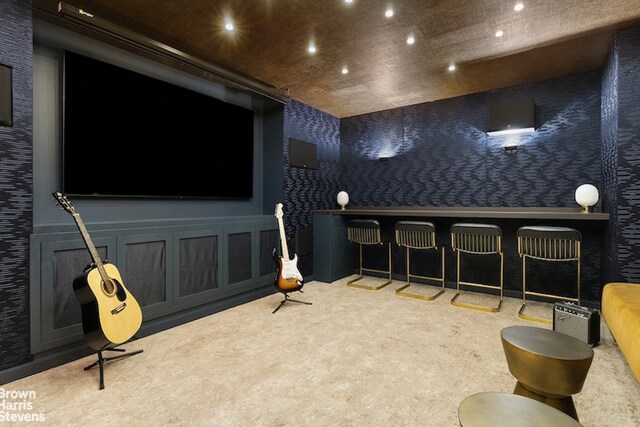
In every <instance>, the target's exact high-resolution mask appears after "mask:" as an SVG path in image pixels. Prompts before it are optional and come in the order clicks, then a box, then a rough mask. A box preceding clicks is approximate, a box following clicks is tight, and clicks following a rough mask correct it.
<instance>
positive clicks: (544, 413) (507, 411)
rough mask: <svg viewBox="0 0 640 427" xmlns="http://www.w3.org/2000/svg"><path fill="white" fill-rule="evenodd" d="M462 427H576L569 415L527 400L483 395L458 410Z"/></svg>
mask: <svg viewBox="0 0 640 427" xmlns="http://www.w3.org/2000/svg"><path fill="white" fill-rule="evenodd" d="M458 421H460V425H461V426H462V427H540V426H545V427H576V426H581V425H582V424H580V423H579V422H578V421H576V420H574V419H573V418H571V417H570V416H569V415H567V414H565V413H564V412H562V411H559V410H557V409H555V408H553V407H551V406H549V405H545V404H544V403H541V402H538V401H537V400H534V399H530V398H528V397H524V396H519V395H517V394H510V393H494V392H483V393H477V394H474V395H471V396H469V397H467V398H466V399H464V400H463V401H462V403H460V406H459V407H458Z"/></svg>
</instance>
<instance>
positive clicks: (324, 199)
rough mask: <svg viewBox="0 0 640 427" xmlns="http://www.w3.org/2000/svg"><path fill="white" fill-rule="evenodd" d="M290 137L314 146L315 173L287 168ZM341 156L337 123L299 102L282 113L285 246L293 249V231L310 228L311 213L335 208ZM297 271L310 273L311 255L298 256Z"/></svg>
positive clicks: (294, 102) (305, 273) (334, 118)
mask: <svg viewBox="0 0 640 427" xmlns="http://www.w3.org/2000/svg"><path fill="white" fill-rule="evenodd" d="M289 138H293V139H297V140H300V141H304V142H308V143H312V144H315V145H316V148H317V154H318V167H317V169H315V170H308V169H301V168H295V167H289ZM339 157H340V128H339V120H338V119H337V118H336V117H334V116H332V115H330V114H327V113H324V112H322V111H320V110H317V109H315V108H313V107H310V106H308V105H306V104H303V103H301V102H298V101H291V102H290V103H289V104H287V105H286V107H285V111H284V201H283V204H284V207H283V211H284V224H285V229H286V234H287V242H288V243H287V246H288V247H289V253H290V254H292V253H293V252H294V248H295V230H298V229H308V228H312V217H313V215H312V211H314V210H317V209H335V208H336V207H337V204H336V195H337V194H338V191H340V190H339V189H338V176H339V175H340V171H339ZM298 268H299V269H300V272H301V273H302V275H303V276H308V275H310V274H312V273H313V264H312V256H311V255H307V256H301V257H300V259H299V260H298Z"/></svg>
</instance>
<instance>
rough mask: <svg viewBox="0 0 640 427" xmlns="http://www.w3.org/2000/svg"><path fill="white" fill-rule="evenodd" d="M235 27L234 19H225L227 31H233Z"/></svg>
mask: <svg viewBox="0 0 640 427" xmlns="http://www.w3.org/2000/svg"><path fill="white" fill-rule="evenodd" d="M234 28H235V27H234V26H233V21H232V20H231V19H230V18H227V19H225V21H224V29H225V30H227V31H233V29H234Z"/></svg>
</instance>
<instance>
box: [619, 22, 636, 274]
mask: <svg viewBox="0 0 640 427" xmlns="http://www.w3.org/2000/svg"><path fill="white" fill-rule="evenodd" d="M615 47H616V48H617V56H618V64H617V76H618V83H617V100H618V113H617V115H618V124H617V144H618V147H617V160H618V164H617V172H618V188H617V198H618V200H617V205H618V206H617V208H618V212H617V225H618V228H619V244H618V262H619V265H620V275H621V277H622V279H623V280H625V281H628V282H634V283H640V179H638V178H639V176H640V108H639V107H638V105H640V27H636V28H632V29H629V30H624V31H621V32H619V33H618V34H617V36H616V45H615Z"/></svg>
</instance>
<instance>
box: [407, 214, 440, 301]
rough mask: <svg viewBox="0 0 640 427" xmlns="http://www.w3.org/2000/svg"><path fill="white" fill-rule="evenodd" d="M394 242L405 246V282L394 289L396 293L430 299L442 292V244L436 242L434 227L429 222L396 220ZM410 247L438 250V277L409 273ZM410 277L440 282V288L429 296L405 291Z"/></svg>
mask: <svg viewBox="0 0 640 427" xmlns="http://www.w3.org/2000/svg"><path fill="white" fill-rule="evenodd" d="M395 232H396V243H397V244H398V245H399V246H404V247H405V248H407V284H406V285H404V286H402V287H401V288H399V289H397V290H396V295H398V296H401V297H407V298H416V299H421V300H427V301H432V300H434V299H436V298H438V297H439V296H440V295H442V294H443V293H444V245H437V244H436V227H435V225H433V223H431V222H422V221H398V222H397V223H396V226H395ZM411 249H414V250H435V251H440V277H429V276H420V275H418V274H412V273H411V262H410V260H411ZM412 278H419V279H426V280H433V281H435V282H440V284H441V285H442V289H440V290H439V291H438V292H437V293H435V294H434V295H431V296H426V295H422V294H416V293H413V292H408V291H406V289H407V288H409V287H410V286H411V285H413V283H411V279H412Z"/></svg>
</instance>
